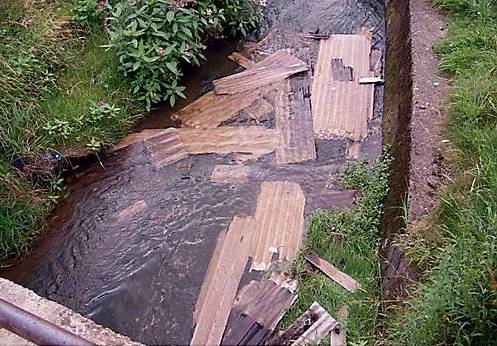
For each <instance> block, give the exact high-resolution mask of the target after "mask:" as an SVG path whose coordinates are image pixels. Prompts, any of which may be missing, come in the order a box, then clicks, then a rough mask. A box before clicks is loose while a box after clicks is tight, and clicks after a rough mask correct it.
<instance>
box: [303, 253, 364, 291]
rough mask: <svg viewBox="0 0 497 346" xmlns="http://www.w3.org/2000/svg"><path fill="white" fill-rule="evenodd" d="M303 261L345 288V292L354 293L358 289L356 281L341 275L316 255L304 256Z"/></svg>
mask: <svg viewBox="0 0 497 346" xmlns="http://www.w3.org/2000/svg"><path fill="white" fill-rule="evenodd" d="M305 259H306V260H307V261H308V262H309V263H311V264H312V265H313V266H315V267H316V268H318V269H319V270H320V271H321V272H322V273H323V274H325V275H326V276H327V277H329V278H330V279H332V280H333V281H335V282H336V283H337V284H339V285H340V286H342V287H343V288H345V289H346V290H347V291H349V292H352V293H354V292H356V291H357V289H358V288H359V287H360V286H359V283H358V282H357V281H356V280H354V279H353V278H351V277H350V276H348V275H347V274H345V273H343V272H342V271H340V270H339V269H337V268H336V267H334V266H333V265H331V264H330V263H329V262H327V261H325V260H324V259H322V258H320V257H319V256H317V255H316V254H313V253H310V254H308V255H306V256H305Z"/></svg>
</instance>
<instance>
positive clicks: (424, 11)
mask: <svg viewBox="0 0 497 346" xmlns="http://www.w3.org/2000/svg"><path fill="white" fill-rule="evenodd" d="M411 30H412V61H413V111H412V117H411V165H410V172H409V173H410V186H409V197H410V209H409V222H410V223H411V225H413V226H415V225H416V224H418V223H420V222H423V220H424V219H425V218H426V217H427V216H428V214H429V213H430V212H431V211H432V210H433V207H434V205H435V202H436V197H437V193H436V192H437V190H438V188H440V186H441V184H442V182H443V180H444V177H443V160H444V159H443V154H442V147H443V145H444V144H443V140H444V136H443V133H442V126H443V122H444V120H445V105H444V101H445V98H446V96H447V89H448V80H447V79H445V78H444V77H443V76H441V74H440V72H439V71H438V68H437V64H438V58H437V56H436V54H435V52H434V51H433V46H434V44H435V43H436V42H437V41H438V40H440V39H441V38H443V37H445V35H446V33H447V24H446V21H445V18H444V17H443V16H442V15H441V14H439V13H437V11H435V10H434V9H433V8H432V7H431V6H430V5H429V3H428V1H427V0H411Z"/></svg>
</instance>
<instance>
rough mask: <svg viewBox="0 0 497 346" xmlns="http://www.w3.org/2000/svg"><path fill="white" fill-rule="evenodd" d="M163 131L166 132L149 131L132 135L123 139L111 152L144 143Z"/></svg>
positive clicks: (158, 130) (160, 130)
mask: <svg viewBox="0 0 497 346" xmlns="http://www.w3.org/2000/svg"><path fill="white" fill-rule="evenodd" d="M163 131H164V130H163V129H147V130H143V131H141V132H137V133H132V134H130V135H128V136H126V137H124V138H123V139H121V140H120V141H119V142H118V143H117V144H116V145H115V146H114V147H112V149H111V151H117V150H120V149H123V148H126V147H128V146H130V145H132V144H135V143H139V142H143V141H144V140H146V139H148V138H150V137H153V136H156V135H158V134H160V133H161V132H163Z"/></svg>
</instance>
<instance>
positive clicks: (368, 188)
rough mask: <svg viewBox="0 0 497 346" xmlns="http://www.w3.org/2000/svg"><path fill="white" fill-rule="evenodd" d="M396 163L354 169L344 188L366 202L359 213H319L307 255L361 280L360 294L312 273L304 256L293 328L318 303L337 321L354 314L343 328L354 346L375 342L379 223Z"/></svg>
mask: <svg viewBox="0 0 497 346" xmlns="http://www.w3.org/2000/svg"><path fill="white" fill-rule="evenodd" d="M390 162H391V159H390V158H389V156H388V155H386V154H385V155H384V157H383V158H382V160H380V161H379V162H377V163H376V164H374V166H372V167H371V168H368V165H367V162H361V163H358V164H355V165H352V166H350V167H349V168H348V169H347V171H346V173H345V175H344V177H343V182H342V184H343V186H344V188H350V189H359V190H361V191H362V193H363V196H362V197H361V198H359V199H358V200H357V203H356V204H357V207H356V209H354V210H343V211H316V212H315V213H314V214H313V215H312V217H311V221H310V224H309V228H308V232H307V237H306V242H305V249H304V250H303V252H304V253H305V252H306V251H313V252H315V253H317V254H318V255H319V256H320V257H322V258H323V259H325V260H327V261H329V262H330V263H331V264H333V265H335V266H336V267H338V268H339V269H340V270H342V271H343V272H345V273H347V274H348V275H350V276H351V277H353V278H354V279H356V280H357V281H358V282H359V283H360V285H361V290H360V291H358V292H356V293H349V292H348V291H346V290H345V289H344V288H342V287H341V286H339V285H338V284H336V283H335V282H334V281H332V280H331V279H328V278H327V277H325V276H323V275H321V274H319V273H315V272H311V271H310V270H309V267H308V266H307V264H306V263H305V261H304V259H303V256H302V255H301V256H300V257H299V258H298V259H297V260H296V261H295V263H294V268H293V270H294V272H295V274H296V277H297V280H298V300H297V302H296V304H295V305H294V306H293V308H292V309H291V310H290V311H289V313H288V314H287V315H286V317H285V321H284V324H286V325H288V323H291V322H292V321H293V320H295V318H297V317H298V316H299V315H300V314H301V313H303V312H304V311H305V310H307V309H308V308H309V307H310V305H311V304H312V303H313V302H314V301H317V302H318V303H319V304H321V305H322V306H323V307H324V308H325V309H326V310H327V311H328V312H329V313H331V314H332V315H333V316H335V317H337V311H338V309H340V307H342V306H344V305H346V306H347V307H348V308H349V311H350V313H349V317H348V318H347V319H345V320H342V321H341V322H342V323H343V324H344V325H345V328H346V330H347V338H348V340H349V341H350V342H361V341H363V342H372V340H373V338H374V333H373V329H374V327H375V326H376V318H377V316H378V309H379V303H380V299H381V297H380V288H379V286H378V284H379V278H380V261H379V258H378V251H379V246H380V238H381V236H380V231H379V225H380V219H381V215H382V210H383V201H384V199H385V196H386V194H387V192H388V168H389V165H390Z"/></svg>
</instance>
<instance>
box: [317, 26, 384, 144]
mask: <svg viewBox="0 0 497 346" xmlns="http://www.w3.org/2000/svg"><path fill="white" fill-rule="evenodd" d="M370 53H371V35H369V34H354V35H332V36H331V37H330V38H329V39H326V40H321V43H320V47H319V55H318V62H317V66H316V70H315V73H314V81H313V84H312V96H311V103H312V117H313V124H314V126H313V127H314V133H315V135H316V136H318V137H319V138H326V139H330V138H333V137H346V138H350V139H352V140H355V141H359V140H361V139H363V138H364V137H365V136H366V135H367V133H368V119H370V118H371V117H372V111H373V109H372V107H371V98H372V97H374V86H373V85H361V84H359V78H360V77H368V76H372V71H371V70H370V65H371V63H370ZM337 59H338V60H337ZM333 61H335V63H333ZM338 62H341V63H343V65H344V66H343V67H340V64H338ZM333 66H335V68H340V69H341V71H334V70H333V68H334V67H333ZM346 67H351V69H352V73H353V81H340V80H337V79H335V78H338V77H337V76H338V75H339V74H343V72H344V71H347V68H346ZM334 76H335V78H334ZM344 78H345V77H344ZM344 78H339V79H344ZM345 79H346V78H345Z"/></svg>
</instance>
